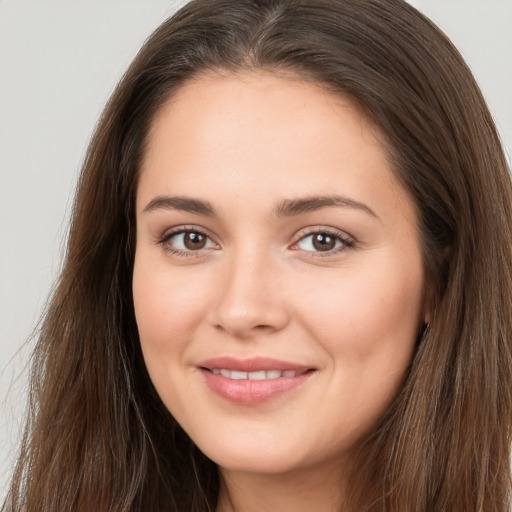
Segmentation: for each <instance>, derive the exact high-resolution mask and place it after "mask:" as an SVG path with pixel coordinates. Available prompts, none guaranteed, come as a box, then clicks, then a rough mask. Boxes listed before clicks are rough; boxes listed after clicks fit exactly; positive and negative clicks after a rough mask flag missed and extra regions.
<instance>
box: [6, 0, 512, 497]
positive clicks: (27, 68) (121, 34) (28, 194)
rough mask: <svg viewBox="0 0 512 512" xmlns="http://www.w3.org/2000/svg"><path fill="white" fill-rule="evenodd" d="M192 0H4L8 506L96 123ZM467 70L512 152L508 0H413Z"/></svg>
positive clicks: (511, 11) (511, 15)
mask: <svg viewBox="0 0 512 512" xmlns="http://www.w3.org/2000/svg"><path fill="white" fill-rule="evenodd" d="M183 3H185V1H176V0H175V1H172V0H168V1H164V0H138V1H136V0H109V1H108V2H105V1H100V0H74V1H65V0H61V1H57V0H32V1H30V0H0V240H1V242H0V243H1V245H0V247H1V249H0V300H1V302H0V502H1V501H2V499H3V497H4V496H5V491H6V486H7V481H8V478H9V474H10V472H11V470H12V463H13V460H14V457H15V447H16V445H17V442H18V440H19V436H20V433H21V425H22V418H23V411H24V405H25V395H26V390H27V371H26V366H27V363H28V361H29V355H30V347H31V346H32V342H31V341H28V343H26V344H25V342H26V340H28V339H29V338H30V335H31V332H32V331H33V329H34V328H35V326H36V324H37V320H38V318H39V316H40V314H41V311H42V310H43V308H44V304H45V300H46V297H47V295H48V293H49V291H50V290H51V286H52V283H53V282H54V281H55V278H56V276H57V273H58V270H59V265H60V262H61V256H62V253H63V240H64V238H65V235H66V230H67V218H68V214H69V210H70V206H71V203H72V198H73V190H74V185H75V181H76V178H77V174H78V170H79V168H80V164H81V162H82V159H83V156H84V152H85V149H86V146H87V142H88V140H89V137H90V135H91V133H92V130H93V127H94V125H95V122H96V120H97V118H98V116H99V114H100V112H101V110H102V107H103V105H104V104H105V102H106V100H107V98H108V96H109V95H110V93H111V92H112V90H113V88H114V86H115V84H116V82H117V80H118V79H119V78H120V76H121V74H122V73H123V71H124V70H125V69H126V67H127V65H128V64H129V62H130V61H131V59H132V58H133V57H134V56H135V54H136V52H137V50H138V48H139V47H140V46H141V44H142V42H143V41H144V39H145V38H146V37H147V36H148V35H149V34H150V33H151V32H152V30H153V29H154V28H156V27H157V26H158V25H159V24H160V23H161V22H162V21H163V20H164V19H165V18H166V17H167V16H168V15H170V14H171V13H172V12H173V11H174V10H175V9H176V8H177V6H179V5H182V4H183ZM411 3H412V4H413V5H414V6H415V7H417V8H419V9H420V10H421V11H422V12H424V13H425V14H427V15H428V16H429V17H431V18H432V19H433V20H434V21H435V22H436V23H437V24H438V25H439V26H440V27H441V28H442V29H443V30H444V31H445V32H446V33H447V34H448V35H449V36H450V38H451V39H452V40H453V42H454V43H455V44H456V46H457V47H458V48H459V50H460V51H461V52H462V54H463V55H464V57H465V58H466V60H467V61H468V63H469V65H470V66H471V68H472V70H473V72H474V74H475V76H476V78H477V80H478V82H479V84H480V86H481V88H482V90H483V93H484V95H485V97H486V99H487V101H488V104H489V106H490V108H491V111H492V113H493V115H494V117H495V119H496V122H497V124H498V128H499V130H500V133H501V135H502V139H503V141H504V144H505V147H506V149H507V153H508V157H509V162H510V154H511V148H512V0H411Z"/></svg>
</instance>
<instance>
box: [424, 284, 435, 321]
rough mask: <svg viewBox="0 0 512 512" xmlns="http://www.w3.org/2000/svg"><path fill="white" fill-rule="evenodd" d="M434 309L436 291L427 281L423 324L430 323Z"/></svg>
mask: <svg viewBox="0 0 512 512" xmlns="http://www.w3.org/2000/svg"><path fill="white" fill-rule="evenodd" d="M433 311H434V293H433V290H432V285H431V284H429V283H427V286H426V288H425V297H424V300H423V324H425V325H428V324H429V323H430V322H431V320H432V317H433Z"/></svg>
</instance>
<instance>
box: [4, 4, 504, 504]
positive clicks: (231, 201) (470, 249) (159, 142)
mask: <svg viewBox="0 0 512 512" xmlns="http://www.w3.org/2000/svg"><path fill="white" fill-rule="evenodd" d="M511 199H512V191H511V183H510V177H509V174H508V170H507V166H506V163H505V159H504V156H503V152H502V149H501V147H500V143H499V139H498V137H497V134H496V131H495V128H494V126H493V123H492V119H491V117H490V115H489V113H488V111H487V108H486V106H485V103H484V101H483V99H482V97H481V94H480V93H479V90H478V88H477V86H476V85H475V82H474V80H473V78H472V76H471V74H470V72H469V71H468V69H467V67H466V66H465V64H464V62H463V61H462V59H461V57H460V55H459V54H458V53H457V52H456V50H455V49H454V48H453V47H452V45H451V44H450V43H449V41H448V40H447V39H446V38H445V37H444V36H443V35H442V34H441V33H440V32H439V30H438V29H437V28H436V27H434V26H433V25H432V24H431V23H430V22H429V21H428V20H426V19H425V18H424V17H422V16H421V15H420V14H419V13H418V12H417V11H415V10H414V9H413V8H412V7H410V6H408V5H407V4H405V3H403V2H401V1H398V0H396V1H392V2H390V1H389V0H385V1H384V0H369V1H362V0H347V1H344V2H335V1H327V0H314V1H307V2H306V1H297V0H275V1H272V0H268V1H257V0H252V1H250V0H243V1H239V0H237V1H235V0H213V1H206V0H203V1H193V2H191V3H190V4H188V5H187V6H185V7H184V8H183V9H182V10H181V11H179V12H178V13H177V14H176V15H175V16H173V17H172V18H171V19H170V20H168V21H167V22H165V23H164V24H163V25H162V26H161V27H160V28H159V29H158V30H157V31H156V32H155V33H154V34H153V36H152V37H151V38H150V39H149V40H148V41H147V42H146V44H145V45H144V47H143V48H142V50H141V51H140V53H139V55H138V56H137V58H136V59H135V61H134V62H133V64H132V66H131V67H130V69H129V70H128V72H127V73H126V75H125V77H124V78H123V79H122V81H121V82H120V84H119V86H118V88H117V90H116V91H115V93H114V95H113V96H112V98H111V100H110V102H109V104H108V106H107V108H106V110H105V112H104V114H103V116H102V118H101V120H100V123H99V126H98V128H97V131H96V133H95V136H94V138H93V141H92V143H91V146H90V148H89V152H88V157H87V159H86V162H85V164H84V169H83V173H82V176H81V181H80V185H79V189H78V193H77V197H76V201H75V208H74V214H73V219H72V226H71V232H70V237H69V245H68V252H67V257H66V263H65V267H64V270H63V272H62V275H61V278H60V281H59V286H58V288H57V290H56V292H55V295H54V297H53V298H52V301H51V304H50V307H49V310H48V314H47V317H46V320H45V323H44V325H43V328H42V332H41V336H40V340H39V343H38V346H37V349H36V355H35V359H34V370H33V380H32V409H31V414H30V417H29V420H28V424H27V430H26V434H25V438H24V442H23V446H22V451H21V456H20V459H19V463H18V467H17V471H16V473H15V475H14V479H13V483H12V487H11V493H10V496H9V497H8V500H7V503H6V505H5V509H6V510H15V511H17V510H27V511H31V510H37V511H46V510H48V511H50V510H51V511H61V510H62V511H64V510H66V511H67V510H84V511H86V510H88V511H89V510H99V511H114V510H115V511H118V510H126V511H128V510H130V511H131V510H141V511H142V510H145V511H147V510H151V511H158V510H162V511H163V510H166V511H167V510H177V511H188V510H194V511H196V510H197V511H201V510H217V511H219V512H220V511H222V512H225V511H231V510H290V511H292V510H293V511H298V510H343V511H361V510H387V511H403V510H414V511H441V510H446V511H448V510H453V511H456V510H457V511H460V510H475V511H476V510H486V511H487V510H492V511H505V510H507V507H508V504H509V492H510V469H509V456H510V448H509V445H510V424H511V403H512V400H511V384H512V383H511V368H512V365H511V353H510V349H511V339H510V334H509V332H510V331H511V327H512V326H511V323H512V320H511V319H512V315H511V301H510V292H511V290H512V276H511V269H512V252H511V243H510V242H511V240H512V233H511V224H510V219H511V203H512V201H511Z"/></svg>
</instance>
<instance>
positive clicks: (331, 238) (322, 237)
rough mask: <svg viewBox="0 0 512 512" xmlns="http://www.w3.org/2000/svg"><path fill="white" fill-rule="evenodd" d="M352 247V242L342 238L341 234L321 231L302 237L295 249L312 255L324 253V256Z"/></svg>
mask: <svg viewBox="0 0 512 512" xmlns="http://www.w3.org/2000/svg"><path fill="white" fill-rule="evenodd" d="M352 247H354V242H353V241H352V240H350V239H348V238H347V237H346V236H344V234H343V233H342V232H340V234H337V233H330V232H328V231H322V230H320V231H315V232H313V233H310V234H309V235H306V236H303V237H302V238H301V239H300V240H299V241H298V242H297V244H296V245H295V248H297V249H300V250H302V251H305V252H310V253H312V254H314V253H317V254H319V253H324V255H325V256H329V255H335V254H338V253H339V252H341V251H344V250H345V249H351V248H352Z"/></svg>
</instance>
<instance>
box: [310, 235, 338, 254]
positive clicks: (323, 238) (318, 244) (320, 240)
mask: <svg viewBox="0 0 512 512" xmlns="http://www.w3.org/2000/svg"><path fill="white" fill-rule="evenodd" d="M335 245H336V239H335V238H334V237H332V236H329V235H326V234H324V233H317V234H316V235H314V236H313V247H314V248H315V249H316V250H318V251H330V250H331V249H334V247H335Z"/></svg>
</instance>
